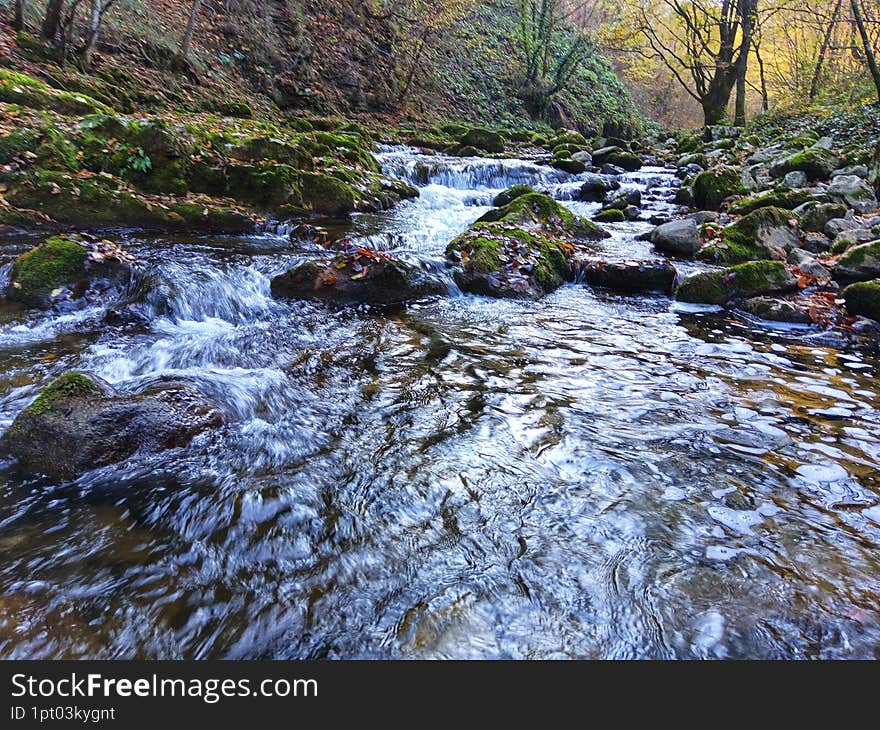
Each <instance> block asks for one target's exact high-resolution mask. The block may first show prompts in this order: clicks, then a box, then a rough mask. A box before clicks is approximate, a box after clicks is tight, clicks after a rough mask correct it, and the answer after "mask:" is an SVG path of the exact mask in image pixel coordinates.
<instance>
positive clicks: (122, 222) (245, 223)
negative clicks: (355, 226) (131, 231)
mask: <svg viewBox="0 0 880 730" xmlns="http://www.w3.org/2000/svg"><path fill="white" fill-rule="evenodd" d="M5 195H6V200H7V201H8V202H9V203H10V205H12V206H14V207H15V208H19V209H23V210H26V211H27V210H30V211H41V212H43V213H44V214H46V215H48V216H49V217H50V220H51V221H52V222H54V223H55V224H60V225H72V226H76V227H78V228H90V229H94V228H102V227H103V228H110V227H131V226H137V227H142V228H153V229H160V230H187V231H205V232H209V233H230V234H231V233H250V232H253V230H254V225H255V224H254V220H253V218H252V217H251V216H250V215H248V214H247V213H246V212H244V211H241V210H238V209H236V208H233V207H230V206H229V205H226V204H224V203H223V202H222V201H202V200H190V199H181V200H178V201H176V202H171V203H163V204H162V205H157V204H155V203H153V202H151V201H150V200H149V199H146V198H144V197H143V196H142V195H139V194H137V193H135V192H134V191H133V190H131V189H130V188H129V187H127V186H126V185H125V184H123V183H122V181H120V180H117V179H114V178H112V177H105V176H101V175H96V176H94V177H90V178H83V179H76V178H72V176H70V175H66V174H63V173H56V172H50V171H44V172H37V173H36V174H33V175H22V176H19V177H17V178H16V179H15V180H14V181H13V183H12V184H11V185H10V187H9V190H8V191H7V192H6V193H5Z"/></svg>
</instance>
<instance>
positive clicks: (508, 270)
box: [446, 192, 610, 299]
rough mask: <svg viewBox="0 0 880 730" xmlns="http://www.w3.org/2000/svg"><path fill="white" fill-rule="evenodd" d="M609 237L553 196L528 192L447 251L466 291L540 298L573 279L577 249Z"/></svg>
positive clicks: (483, 220)
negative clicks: (574, 257)
mask: <svg viewBox="0 0 880 730" xmlns="http://www.w3.org/2000/svg"><path fill="white" fill-rule="evenodd" d="M609 235H610V234H609V233H608V232H607V231H605V230H604V229H602V228H600V227H599V226H597V225H596V224H595V223H592V222H591V221H588V220H585V219H583V218H580V217H578V216H576V215H574V214H573V213H572V212H571V211H570V210H568V209H567V208H565V207H564V206H562V205H560V204H559V203H558V202H557V201H555V200H553V198H551V197H550V196H548V195H544V194H542V193H534V192H533V193H526V194H524V195H519V196H517V197H515V198H514V199H513V200H512V201H511V202H510V203H508V204H507V205H505V206H502V207H501V208H497V209H495V210H490V211H489V212H488V213H486V214H485V215H484V216H483V217H482V218H480V219H479V220H478V221H477V222H476V223H475V224H474V225H472V226H471V227H470V228H469V229H468V230H467V231H465V232H464V233H463V234H461V235H460V236H458V237H457V238H455V239H454V240H453V241H451V242H450V243H449V245H448V246H447V248H446V257H447V259H448V260H449V261H450V262H452V263H453V264H455V265H456V268H455V270H454V273H453V276H454V277H455V281H456V283H457V284H458V285H459V286H460V287H461V288H462V289H463V290H464V291H468V292H472V293H474V294H484V295H487V296H494V297H509V298H532V299H537V298H539V297H541V296H543V295H544V294H547V293H548V292H550V291H553V290H554V289H556V288H557V287H558V286H560V285H561V284H562V282H563V281H566V280H568V279H570V278H571V263H570V260H571V257H572V255H573V254H574V252H575V244H580V243H583V242H585V241H595V240H598V239H600V238H607V237H608V236H609Z"/></svg>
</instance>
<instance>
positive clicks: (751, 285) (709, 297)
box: [675, 261, 797, 305]
mask: <svg viewBox="0 0 880 730" xmlns="http://www.w3.org/2000/svg"><path fill="white" fill-rule="evenodd" d="M796 287H797V280H796V279H795V278H794V276H793V275H792V274H791V273H790V272H789V271H788V269H786V268H785V266H784V265H783V264H782V263H781V262H779V261H750V262H748V263H745V264H739V265H737V266H732V267H731V268H729V269H724V270H721V271H702V272H700V273H697V274H692V275H691V276H688V277H687V278H686V279H685V280H684V281H683V282H682V283H681V285H680V286H679V287H678V289H677V290H676V292H675V298H676V299H678V300H679V301H682V302H692V303H697V304H720V305H724V304H727V303H728V302H731V301H733V300H736V299H745V298H748V297H754V296H757V295H759V294H769V293H772V292H777V291H789V290H792V289H795V288H796Z"/></svg>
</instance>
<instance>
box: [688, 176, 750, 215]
mask: <svg viewBox="0 0 880 730" xmlns="http://www.w3.org/2000/svg"><path fill="white" fill-rule="evenodd" d="M691 187H692V193H693V196H694V202H695V203H696V206H697V207H698V208H700V209H701V210H718V209H719V208H720V207H721V203H722V202H723V201H724V200H726V199H727V198H729V197H731V196H733V195H742V194H744V193H745V192H746V189H745V186H744V185H743V182H742V175H741V173H740V171H739V170H735V169H734V168H732V167H725V168H721V169H718V170H706V171H705V172H701V173H700V174H699V175H697V176H696V177H695V178H694V181H693V183H692V186H691Z"/></svg>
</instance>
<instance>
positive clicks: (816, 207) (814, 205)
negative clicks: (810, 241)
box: [794, 201, 847, 233]
mask: <svg viewBox="0 0 880 730" xmlns="http://www.w3.org/2000/svg"><path fill="white" fill-rule="evenodd" d="M846 211H847V208H846V206H845V205H843V204H842V203H818V202H814V201H810V202H807V203H804V204H803V205H800V206H798V207H797V208H795V209H794V214H795V215H797V216H798V217H799V218H800V223H801V229H802V230H804V231H812V232H816V233H819V232H821V231H824V230H825V226H826V224H827V223H828V221H830V220H834V219H835V218H843V216H845V215H846Z"/></svg>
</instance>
